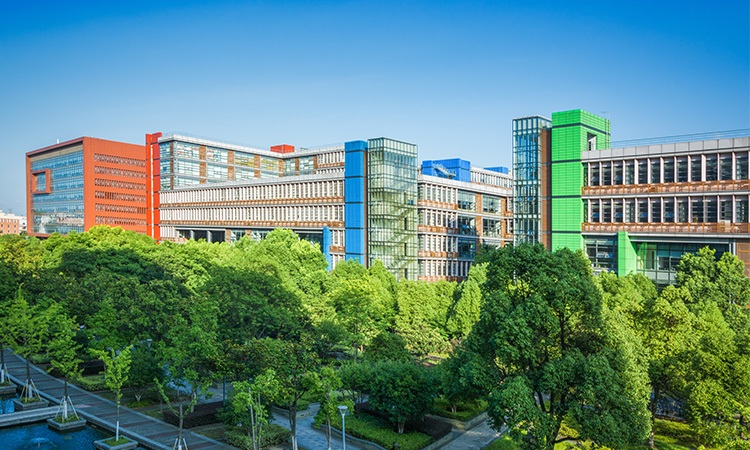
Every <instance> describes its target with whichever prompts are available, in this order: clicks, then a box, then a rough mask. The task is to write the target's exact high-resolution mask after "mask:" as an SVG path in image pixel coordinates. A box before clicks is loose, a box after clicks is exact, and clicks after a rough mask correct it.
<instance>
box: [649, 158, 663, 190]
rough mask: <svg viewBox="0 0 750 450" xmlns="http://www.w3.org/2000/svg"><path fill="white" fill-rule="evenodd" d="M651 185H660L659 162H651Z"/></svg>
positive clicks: (656, 160) (653, 160)
mask: <svg viewBox="0 0 750 450" xmlns="http://www.w3.org/2000/svg"><path fill="white" fill-rule="evenodd" d="M651 183H654V184H655V183H661V160H660V159H659V158H656V159H652V160H651Z"/></svg>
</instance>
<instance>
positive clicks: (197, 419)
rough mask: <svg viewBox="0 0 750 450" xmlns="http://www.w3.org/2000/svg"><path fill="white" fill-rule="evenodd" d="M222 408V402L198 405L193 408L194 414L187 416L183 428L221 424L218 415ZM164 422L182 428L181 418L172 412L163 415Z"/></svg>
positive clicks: (166, 411) (168, 411)
mask: <svg viewBox="0 0 750 450" xmlns="http://www.w3.org/2000/svg"><path fill="white" fill-rule="evenodd" d="M221 408H222V402H211V403H198V404H197V405H195V407H194V408H193V412H190V413H187V414H185V418H184V420H183V421H182V427H183V428H193V427H199V426H201V425H208V424H210V423H216V422H219V421H220V420H219V418H218V417H217V413H218V412H219V410H220V409H221ZM162 414H163V416H164V421H165V422H167V423H168V424H171V425H174V426H176V427H177V426H180V418H179V417H178V416H177V415H176V414H175V413H173V412H172V411H170V410H165V411H164V412H163V413H162Z"/></svg>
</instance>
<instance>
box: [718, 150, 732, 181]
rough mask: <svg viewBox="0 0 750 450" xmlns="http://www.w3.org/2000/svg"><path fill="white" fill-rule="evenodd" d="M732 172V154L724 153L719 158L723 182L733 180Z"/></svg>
mask: <svg viewBox="0 0 750 450" xmlns="http://www.w3.org/2000/svg"><path fill="white" fill-rule="evenodd" d="M732 172H733V171H732V154H731V153H722V155H721V157H720V158H719V175H720V176H721V180H722V181H723V180H731V179H732Z"/></svg>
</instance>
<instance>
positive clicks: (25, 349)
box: [6, 286, 48, 403]
mask: <svg viewBox="0 0 750 450" xmlns="http://www.w3.org/2000/svg"><path fill="white" fill-rule="evenodd" d="M6 321H7V325H8V329H7V335H6V336H7V337H6V339H7V342H8V344H9V345H10V348H11V349H13V351H14V352H16V353H17V354H19V355H21V356H22V357H23V358H24V359H25V360H26V380H25V381H24V386H23V391H22V393H21V399H22V401H24V402H27V403H28V402H32V401H41V400H42V399H41V397H40V396H39V393H38V392H37V390H36V387H35V386H34V381H33V380H32V379H31V369H30V366H29V358H30V357H31V355H33V354H36V353H39V352H41V351H43V350H44V346H45V341H46V339H47V335H48V329H47V322H48V316H47V314H45V313H44V311H42V309H41V307H39V306H35V307H33V308H32V307H30V306H29V304H28V302H27V301H26V298H25V297H24V295H23V291H22V288H21V287H20V286H19V287H18V290H17V291H16V297H15V299H14V300H13V302H11V304H10V305H9V309H8V313H7V316H6Z"/></svg>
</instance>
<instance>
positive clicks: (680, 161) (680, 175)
mask: <svg viewBox="0 0 750 450" xmlns="http://www.w3.org/2000/svg"><path fill="white" fill-rule="evenodd" d="M687 181H688V160H687V156H680V157H678V158H677V182H678V183H685V182H687Z"/></svg>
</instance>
